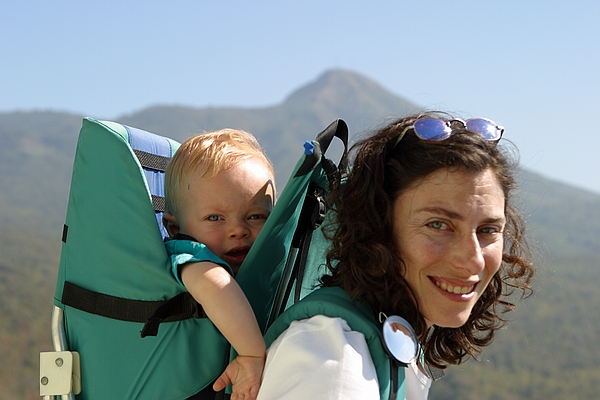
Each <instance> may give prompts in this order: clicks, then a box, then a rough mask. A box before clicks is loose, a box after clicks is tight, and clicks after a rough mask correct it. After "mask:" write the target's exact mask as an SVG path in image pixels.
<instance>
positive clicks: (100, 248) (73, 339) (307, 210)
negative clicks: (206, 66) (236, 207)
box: [40, 118, 348, 400]
mask: <svg viewBox="0 0 600 400" xmlns="http://www.w3.org/2000/svg"><path fill="white" fill-rule="evenodd" d="M334 137H338V138H339V139H341V140H342V142H343V144H344V151H343V155H342V157H341V160H340V162H339V166H340V167H339V168H338V167H337V166H336V165H335V163H333V162H331V161H330V160H327V159H326V158H325V157H324V153H325V151H326V150H327V148H328V147H329V144H330V143H331V141H332V140H333V138H334ZM347 141H348V130H347V127H346V124H345V123H344V122H343V121H341V120H338V121H335V122H334V123H332V124H331V125H330V126H329V127H328V128H327V129H325V130H324V131H323V132H321V133H320V134H319V135H318V136H317V139H316V140H314V141H309V142H307V143H306V144H305V152H304V155H302V157H301V158H300V160H299V162H298V164H297V165H296V168H295V170H294V172H293V173H292V176H291V177H290V179H289V181H288V182H287V184H286V186H285V188H284V190H283V191H282V192H281V195H280V197H279V199H278V201H277V204H276V205H275V207H274V209H273V212H272V214H271V216H270V217H269V218H268V220H267V222H266V224H265V226H264V227H263V229H262V231H261V233H260V235H259V236H258V238H257V240H256V242H255V243H254V245H253V247H252V249H251V251H250V252H249V254H248V256H247V258H246V260H245V261H244V264H243V265H242V267H241V269H240V271H239V273H238V275H237V276H236V280H237V281H238V282H239V284H240V286H241V287H242V289H243V290H244V292H245V293H246V295H247V297H248V299H249V301H250V304H251V305H252V307H253V309H254V312H255V314H256V317H257V320H258V323H259V326H260V327H261V329H262V330H263V332H266V330H267V328H268V326H269V325H270V324H271V323H272V321H273V320H274V319H275V318H276V317H277V316H278V315H279V314H280V313H281V312H282V311H283V310H284V309H286V308H287V307H288V306H289V305H291V304H292V303H294V302H295V301H298V300H299V299H301V298H303V297H304V296H306V295H307V294H308V293H310V292H311V291H312V290H313V289H314V288H315V286H316V283H317V281H318V277H319V276H320V275H322V274H323V273H324V272H325V269H324V261H323V260H324V255H325V251H326V250H325V246H326V242H325V239H324V237H323V234H322V232H321V231H320V227H321V226H322V225H321V224H322V222H323V220H324V219H325V218H326V211H327V205H326V203H325V201H324V198H325V197H326V196H327V194H328V192H329V191H330V188H331V186H332V184H333V183H334V182H336V181H339V180H340V178H341V174H340V171H345V169H346V155H347ZM178 147H179V144H178V143H177V142H175V141H173V140H171V139H168V138H165V137H161V136H158V135H155V134H152V133H149V132H145V131H142V130H140V129H136V128H132V127H128V126H125V125H122V124H118V123H114V122H106V121H97V120H94V119H91V118H85V119H84V120H83V125H82V128H81V131H80V135H79V139H78V143H77V150H76V154H75V160H74V165H73V173H72V180H71V189H70V195H69V203H68V209H67V216H66V221H65V225H64V229H63V237H62V241H63V243H62V250H61V258H60V266H59V272H58V279H57V286H56V291H55V296H54V311H53V315H52V338H53V346H54V351H52V352H44V353H41V354H40V395H42V396H46V398H51V397H53V396H58V395H62V396H63V398H64V396H66V397H67V398H77V399H88V400H95V399H167V400H169V399H172V400H177V399H187V398H189V397H191V396H193V395H195V394H197V393H199V392H200V391H201V390H203V389H204V388H206V387H208V386H210V385H211V384H212V382H213V381H214V380H215V379H216V378H217V377H218V376H219V375H220V374H221V373H222V372H223V370H224V369H225V366H226V365H227V363H228V362H229V361H230V359H232V357H233V356H234V354H232V353H231V350H230V348H229V345H228V343H227V342H226V341H225V339H224V338H223V337H222V335H221V334H220V333H219V332H218V330H217V329H216V328H215V327H214V325H213V324H212V323H211V321H210V320H209V319H208V318H206V317H205V315H204V314H203V312H202V308H201V306H200V305H199V304H197V303H196V302H195V301H194V300H193V299H192V298H191V296H190V295H189V294H188V293H187V292H186V291H185V290H184V289H183V288H182V287H181V286H180V285H178V284H177V283H176V281H175V279H174V278H172V276H171V272H170V269H171V266H170V261H169V259H168V256H167V253H166V250H165V247H164V244H163V240H164V238H165V237H166V236H167V233H166V231H165V230H164V228H163V227H162V212H163V211H164V193H163V190H164V189H163V178H164V170H165V167H166V165H167V164H168V162H169V159H170V158H171V157H172V155H173V154H174V153H175V151H176V150H177V148H178ZM304 266H311V267H310V268H308V269H307V270H305V269H304Z"/></svg>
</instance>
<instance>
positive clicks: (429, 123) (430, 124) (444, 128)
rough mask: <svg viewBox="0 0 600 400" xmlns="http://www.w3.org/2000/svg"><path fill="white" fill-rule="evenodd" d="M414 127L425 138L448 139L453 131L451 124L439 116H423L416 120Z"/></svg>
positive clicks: (418, 134)
mask: <svg viewBox="0 0 600 400" xmlns="http://www.w3.org/2000/svg"><path fill="white" fill-rule="evenodd" d="M413 129H414V131H415V133H416V134H417V136H419V137H420V138H421V139H425V140H444V139H448V137H449V136H450V134H451V133H452V129H451V128H450V126H448V124H447V123H446V122H445V121H442V120H441V119H437V118H421V119H419V120H417V121H415V123H414V128H413Z"/></svg>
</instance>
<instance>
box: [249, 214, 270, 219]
mask: <svg viewBox="0 0 600 400" xmlns="http://www.w3.org/2000/svg"><path fill="white" fill-rule="evenodd" d="M248 219H267V216H266V215H264V214H252V215H250V216H249V217H248Z"/></svg>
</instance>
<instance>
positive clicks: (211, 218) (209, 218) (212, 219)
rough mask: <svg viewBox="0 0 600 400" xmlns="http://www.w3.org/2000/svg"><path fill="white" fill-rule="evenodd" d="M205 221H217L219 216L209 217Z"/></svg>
mask: <svg viewBox="0 0 600 400" xmlns="http://www.w3.org/2000/svg"><path fill="white" fill-rule="evenodd" d="M206 219H207V220H208V221H218V220H219V216H218V215H209V216H208V217H206Z"/></svg>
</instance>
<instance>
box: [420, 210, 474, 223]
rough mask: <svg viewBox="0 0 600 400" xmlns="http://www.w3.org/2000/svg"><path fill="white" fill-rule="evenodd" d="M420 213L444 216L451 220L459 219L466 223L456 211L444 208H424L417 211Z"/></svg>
mask: <svg viewBox="0 0 600 400" xmlns="http://www.w3.org/2000/svg"><path fill="white" fill-rule="evenodd" d="M417 212H418V213H421V212H426V213H430V214H442V215H445V216H446V217H448V218H451V219H457V220H459V221H464V219H465V217H464V216H462V215H461V214H459V213H457V212H456V211H452V210H449V209H447V208H444V207H423V208H420V209H418V210H417Z"/></svg>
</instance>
